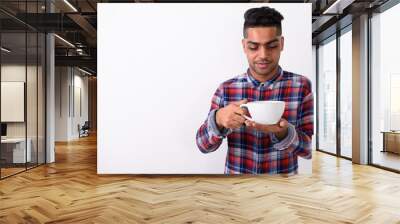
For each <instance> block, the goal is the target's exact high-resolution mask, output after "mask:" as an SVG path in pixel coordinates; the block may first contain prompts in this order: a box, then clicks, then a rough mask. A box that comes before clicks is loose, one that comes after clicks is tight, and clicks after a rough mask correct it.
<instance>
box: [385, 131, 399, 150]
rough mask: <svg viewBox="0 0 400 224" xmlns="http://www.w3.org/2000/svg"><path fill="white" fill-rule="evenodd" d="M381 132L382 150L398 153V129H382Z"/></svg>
mask: <svg viewBox="0 0 400 224" xmlns="http://www.w3.org/2000/svg"><path fill="white" fill-rule="evenodd" d="M381 133H383V150H382V152H393V153H397V154H400V131H382V132H381Z"/></svg>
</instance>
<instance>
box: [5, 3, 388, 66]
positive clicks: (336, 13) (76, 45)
mask: <svg viewBox="0 0 400 224" xmlns="http://www.w3.org/2000/svg"><path fill="white" fill-rule="evenodd" d="M386 1H388V0H339V1H338V4H335V2H336V0H289V1H284V0H280V1H279V0H276V1H273V0H270V1H268V0H267V1H265V0H264V1H263V0H254V1H229V2H257V3H260V2H269V3H312V13H313V16H312V21H311V22H312V24H313V31H312V32H313V43H314V44H315V43H317V42H318V41H321V40H322V39H323V38H326V37H327V36H329V35H332V33H333V32H335V29H336V27H335V24H337V21H338V20H343V21H345V19H346V18H345V17H346V16H347V20H348V21H349V22H350V23H351V17H352V16H356V15H357V14H360V13H362V12H364V11H365V10H368V9H373V8H376V7H378V6H379V5H381V4H383V3H385V2H386ZM47 2H48V5H47V9H46V1H45V0H23V1H22V0H1V1H0V22H1V30H2V32H4V33H7V34H6V35H5V36H4V35H3V36H4V38H9V39H8V40H7V42H8V43H12V42H14V43H13V44H10V45H9V46H12V47H13V48H15V49H20V50H21V51H22V50H24V48H18V46H24V43H25V39H24V38H22V39H21V37H22V36H23V35H22V34H18V32H21V31H23V32H25V29H26V28H28V29H29V30H30V31H39V32H45V31H46V32H55V33H56V34H57V35H58V36H59V37H61V38H62V39H64V40H67V41H68V42H69V43H71V44H72V45H73V46H72V45H71V44H68V43H66V42H65V41H63V40H62V39H61V38H58V37H57V38H55V44H56V65H69V66H80V67H84V68H87V69H88V70H90V71H93V72H94V73H95V72H96V64H97V62H96V57H97V50H96V49H97V3H109V2H112V3H129V2H131V3H137V2H141V3H143V2H157V3H168V2H182V1H167V0H154V1H150V0H119V1H117V0H47ZM188 2H227V1H210V0H208V1H201V0H200V1H188ZM68 3H69V4H68ZM331 6H332V7H331ZM328 8H329V13H326V12H325V11H327V9H328ZM50 11H52V13H49V12H50ZM324 12H325V13H324ZM344 18H345V19H344ZM341 26H346V22H342V24H341ZM3 43H5V42H4V41H3ZM31 47H32V49H33V47H35V45H34V43H32V44H29V45H28V52H31V51H33V50H32V49H31ZM16 51H18V50H16ZM21 53H23V52H21Z"/></svg>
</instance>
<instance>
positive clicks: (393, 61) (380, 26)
mask: <svg viewBox="0 0 400 224" xmlns="http://www.w3.org/2000/svg"><path fill="white" fill-rule="evenodd" d="M398 21H400V4H398V5H396V6H394V7H392V8H390V9H388V10H387V11H384V12H383V13H380V14H375V15H373V17H372V18H371V29H372V32H371V33H372V37H371V40H372V49H371V60H372V61H371V68H372V73H371V91H372V95H371V102H370V103H371V110H372V111H371V121H372V125H371V129H372V130H371V135H372V155H371V156H372V163H373V164H376V165H380V166H384V167H388V168H391V169H396V170H400V103H399V102H400V99H399V96H400V63H399V62H398V58H399V57H398V53H399V52H400V43H399V40H400V33H399V32H398V30H396V29H394V27H398Z"/></svg>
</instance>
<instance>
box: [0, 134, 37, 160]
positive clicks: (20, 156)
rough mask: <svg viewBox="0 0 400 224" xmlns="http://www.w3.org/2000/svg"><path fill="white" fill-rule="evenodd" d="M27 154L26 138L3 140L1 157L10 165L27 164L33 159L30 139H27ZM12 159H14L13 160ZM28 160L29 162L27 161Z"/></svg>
mask: <svg viewBox="0 0 400 224" xmlns="http://www.w3.org/2000/svg"><path fill="white" fill-rule="evenodd" d="M27 142H28V144H27V146H28V147H26V154H25V138H6V139H1V156H2V157H3V158H4V159H5V160H6V162H9V163H25V162H30V161H31V159H32V154H31V145H32V141H31V139H30V138H28V139H27ZM11 158H12V159H11ZM25 159H27V161H25Z"/></svg>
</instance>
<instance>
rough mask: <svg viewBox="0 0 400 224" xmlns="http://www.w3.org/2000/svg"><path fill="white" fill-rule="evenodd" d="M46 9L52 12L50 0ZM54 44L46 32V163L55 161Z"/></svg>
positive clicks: (51, 36) (52, 35) (51, 35)
mask: <svg viewBox="0 0 400 224" xmlns="http://www.w3.org/2000/svg"><path fill="white" fill-rule="evenodd" d="M46 11H47V12H53V11H54V6H53V4H51V1H46ZM54 48H55V44H54V34H52V33H48V34H46V163H52V162H54V161H55V148H54V133H55V72H54V68H55V53H54V51H55V49H54Z"/></svg>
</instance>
